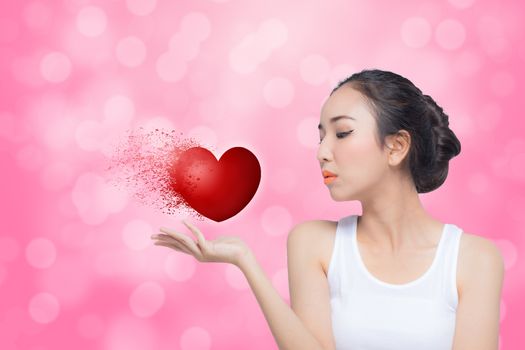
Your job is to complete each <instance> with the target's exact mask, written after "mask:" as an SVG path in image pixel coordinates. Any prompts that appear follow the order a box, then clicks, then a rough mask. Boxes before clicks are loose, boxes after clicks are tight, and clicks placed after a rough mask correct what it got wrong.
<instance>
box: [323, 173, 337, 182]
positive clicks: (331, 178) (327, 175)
mask: <svg viewBox="0 0 525 350" xmlns="http://www.w3.org/2000/svg"><path fill="white" fill-rule="evenodd" d="M323 177H324V183H325V184H326V185H328V184H330V183H332V182H333V181H334V180H335V179H336V178H337V175H336V174H334V173H332V172H331V171H328V170H323Z"/></svg>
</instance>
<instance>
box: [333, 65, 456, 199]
mask: <svg viewBox="0 0 525 350" xmlns="http://www.w3.org/2000/svg"><path fill="white" fill-rule="evenodd" d="M344 84H349V86H350V87H352V88H354V89H356V90H357V91H359V92H360V93H361V94H363V95H364V96H365V97H366V99H367V101H368V103H369V104H370V106H371V107H372V110H373V111H374V112H375V113H373V114H375V115H374V118H375V120H376V125H377V130H378V132H377V133H376V137H377V138H378V141H379V142H378V144H379V145H380V146H381V148H383V146H384V145H385V136H387V135H393V134H396V133H397V132H398V131H399V130H401V129H404V130H406V131H407V132H408V133H409V134H410V138H411V145H410V149H409V153H408V156H407V157H406V158H408V159H405V160H404V166H408V168H409V169H410V174H411V176H412V180H413V181H414V184H415V187H416V190H417V192H418V193H426V192H430V191H433V190H435V189H436V188H438V187H439V186H441V185H442V184H443V182H445V179H446V178H447V175H448V162H449V160H450V159H451V158H453V157H455V156H457V155H458V154H459V153H460V152H461V143H460V142H459V140H458V138H457V137H456V135H455V134H454V132H453V131H452V130H451V129H450V128H449V127H448V115H446V114H445V113H444V112H443V108H441V107H440V106H439V105H438V104H437V103H436V102H435V101H434V99H432V97H430V96H428V95H423V93H422V92H421V90H419V89H418V88H417V87H416V86H415V85H414V84H413V83H412V82H411V81H410V80H408V79H406V78H404V77H402V76H400V75H398V74H395V73H392V72H388V71H382V70H378V69H373V70H363V71H361V72H359V73H355V74H353V75H351V76H350V77H348V78H346V79H344V80H342V81H340V82H339V83H338V84H337V86H336V87H335V88H334V89H333V90H332V92H331V93H330V95H332V94H333V93H334V91H336V90H337V89H339V87H341V86H342V85H344Z"/></svg>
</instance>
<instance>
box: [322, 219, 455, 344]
mask: <svg viewBox="0 0 525 350" xmlns="http://www.w3.org/2000/svg"><path fill="white" fill-rule="evenodd" d="M357 217H358V216H357V215H349V216H347V217H343V218H342V219H340V220H339V221H338V223H337V230H336V235H335V244H334V248H333V253H332V256H331V258H330V263H329V266H328V272H327V277H328V283H329V286H330V304H331V308H332V309H331V310H332V311H331V318H332V330H333V335H334V338H335V344H336V349H337V350H397V349H399V350H416V349H417V350H422V349H425V350H450V349H452V342H453V338H454V329H455V325H456V307H457V304H458V294H457V288H456V265H457V256H458V249H459V240H460V237H461V233H462V229H461V228H459V227H457V226H456V225H453V224H445V227H444V229H443V232H442V235H441V239H440V241H439V244H438V247H437V250H436V254H435V256H434V260H433V262H432V265H431V267H430V268H429V269H428V270H427V271H426V272H425V273H424V274H423V275H422V276H420V277H419V278H418V279H416V280H414V281H411V282H409V283H405V284H390V283H386V282H383V281H381V280H379V279H377V278H376V277H374V276H373V275H372V274H371V273H370V272H369V271H368V270H367V268H366V266H365V265H364V263H363V260H362V258H361V255H360V253H359V248H358V245H357V239H356V228H357Z"/></svg>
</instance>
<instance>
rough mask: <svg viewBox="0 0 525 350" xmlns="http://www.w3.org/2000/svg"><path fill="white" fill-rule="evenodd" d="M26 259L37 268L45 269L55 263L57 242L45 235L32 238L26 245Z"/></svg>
mask: <svg viewBox="0 0 525 350" xmlns="http://www.w3.org/2000/svg"><path fill="white" fill-rule="evenodd" d="M25 253H26V260H27V262H28V263H29V265H31V266H33V267H35V268H37V269H45V268H48V267H50V266H51V265H53V263H54V262H55V259H56V248H55V244H54V243H53V242H52V241H51V240H49V239H47V238H43V237H39V238H34V239H32V240H31V241H30V242H29V243H28V244H27V246H26V251H25Z"/></svg>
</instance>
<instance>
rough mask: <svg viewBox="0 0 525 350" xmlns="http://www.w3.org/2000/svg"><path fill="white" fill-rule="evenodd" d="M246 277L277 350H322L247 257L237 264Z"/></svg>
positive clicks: (261, 271) (256, 265) (260, 269)
mask: <svg viewBox="0 0 525 350" xmlns="http://www.w3.org/2000/svg"><path fill="white" fill-rule="evenodd" d="M238 266H239V268H240V269H241V271H242V272H243V273H244V275H245V276H246V279H247V280H248V283H249V284H250V287H251V289H252V291H253V293H254V294H255V298H256V299H257V302H258V303H259V306H260V307H261V309H262V311H263V313H264V317H265V318H266V321H267V322H268V325H269V326H270V330H271V331H272V334H273V337H274V338H275V341H276V342H277V345H278V346H279V349H281V350H298V349H301V350H310V349H311V350H322V349H323V347H322V346H321V344H320V343H319V341H318V340H317V339H316V338H315V337H314V336H313V335H312V333H310V331H309V330H308V329H307V328H306V327H305V325H304V324H303V322H302V321H301V319H300V318H299V317H298V316H297V315H296V314H295V312H294V311H293V310H292V309H291V308H290V306H289V305H288V304H286V303H285V302H284V300H283V299H282V298H281V296H280V295H279V293H278V292H277V290H276V289H275V287H274V286H273V285H272V283H271V282H270V281H269V280H268V278H267V277H266V274H265V272H264V270H263V269H262V268H261V266H260V265H259V263H258V262H257V259H256V258H255V255H254V254H253V253H251V252H250V253H248V254H247V255H246V256H245V258H244V259H242V260H241V261H240V262H239V265H238Z"/></svg>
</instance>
